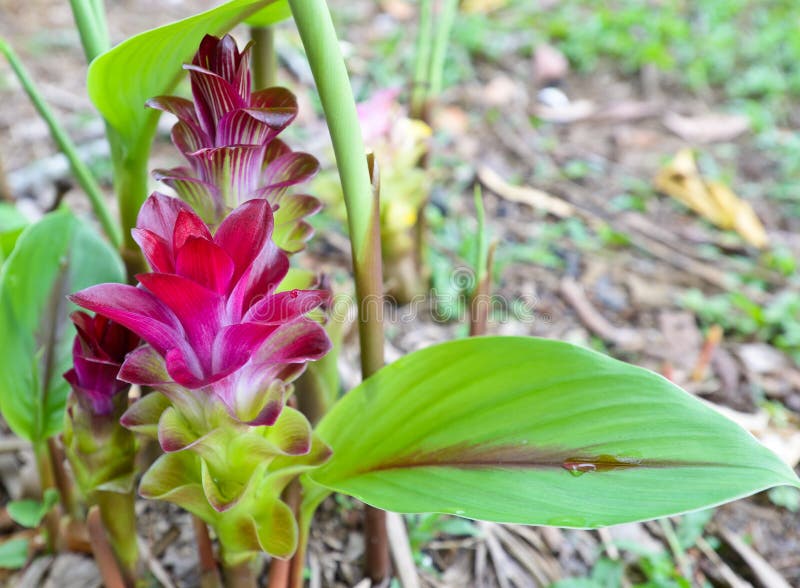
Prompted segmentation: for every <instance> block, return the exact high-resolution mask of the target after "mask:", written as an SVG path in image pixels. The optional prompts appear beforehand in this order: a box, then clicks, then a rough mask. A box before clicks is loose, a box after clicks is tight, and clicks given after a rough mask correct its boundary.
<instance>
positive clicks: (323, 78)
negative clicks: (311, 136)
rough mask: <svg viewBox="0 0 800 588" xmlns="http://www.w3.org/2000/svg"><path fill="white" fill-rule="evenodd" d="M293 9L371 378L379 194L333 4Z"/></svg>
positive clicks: (377, 358) (383, 547)
mask: <svg viewBox="0 0 800 588" xmlns="http://www.w3.org/2000/svg"><path fill="white" fill-rule="evenodd" d="M289 6H290V7H291V9H292V15H293V16H294V20H295V23H296V24H297V29H298V31H299V32H300V38H301V39H302V41H303V46H304V47H305V50H306V55H307V57H308V61H309V64H310V66H311V71H312V73H313V75H314V81H315V82H316V84H317V90H318V91H319V96H320V101H321V103H322V108H323V110H324V111H325V118H326V121H327V123H328V130H329V132H330V135H331V141H332V143H333V150H334V154H335V156H336V165H337V167H338V169H339V178H340V180H341V182H342V192H343V193H344V200H345V206H346V208H347V222H348V226H349V232H350V243H351V247H352V257H353V273H354V277H355V284H356V299H357V302H358V316H359V344H360V348H361V374H362V377H363V378H365V379H366V378H368V377H369V376H370V375H372V374H373V373H375V372H376V371H378V370H379V369H380V368H381V367H382V366H383V362H384V358H383V318H382V315H383V283H382V269H381V242H380V217H379V214H380V210H379V202H378V195H377V194H376V193H375V191H374V190H373V185H372V181H371V179H370V174H369V168H368V166H367V165H366V157H365V149H364V140H363V138H362V136H361V129H360V126H359V122H358V115H357V114H356V104H355V100H354V99H353V90H352V88H351V86H350V80H349V78H348V76H347V67H346V66H345V63H344V59H343V57H342V52H341V49H340V47H339V40H338V38H337V37H336V31H335V29H334V26H333V21H332V19H331V13H330V11H329V9H328V6H327V4H326V3H325V0H289ZM367 508H368V510H369V508H370V507H367ZM381 515H383V513H378V512H375V513H373V514H369V515H368V517H367V521H368V525H367V529H366V534H367V545H368V550H367V562H366V565H367V573H368V575H369V576H370V578H372V579H373V580H374V581H381V580H383V579H384V578H385V577H386V576H387V575H388V573H389V546H388V540H387V537H386V532H385V521H384V524H383V525H381V524H380V519H381Z"/></svg>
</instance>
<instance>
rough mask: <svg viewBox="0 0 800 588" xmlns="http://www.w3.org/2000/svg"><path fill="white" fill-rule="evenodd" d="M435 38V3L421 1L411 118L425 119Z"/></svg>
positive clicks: (429, 0) (428, 0)
mask: <svg viewBox="0 0 800 588" xmlns="http://www.w3.org/2000/svg"><path fill="white" fill-rule="evenodd" d="M432 36H433V3H432V2H431V0H421V1H420V7H419V28H418V30H417V47H416V49H417V51H416V54H415V55H414V79H413V84H412V89H411V118H415V119H418V120H424V119H425V103H426V102H427V100H428V90H429V87H430V79H429V77H428V75H429V73H430V69H429V66H430V60H431V40H432Z"/></svg>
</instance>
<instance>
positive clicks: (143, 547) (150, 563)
mask: <svg viewBox="0 0 800 588" xmlns="http://www.w3.org/2000/svg"><path fill="white" fill-rule="evenodd" d="M136 540H137V541H138V543H139V553H141V556H142V559H143V560H144V562H145V563H146V564H147V567H148V569H149V570H150V573H152V574H153V577H154V578H155V579H156V580H158V582H159V583H160V584H161V586H162V587H163V588H175V584H174V583H173V582H172V578H170V577H169V574H168V573H167V570H165V569H164V566H162V565H161V562H160V561H158V559H157V558H155V557H153V553H152V552H151V551H150V548H149V547H148V546H147V543H146V542H145V541H144V540H142V538H141V537H137V538H136ZM204 580H205V576H204V575H203V576H201V579H200V586H201V588H218V587H219V586H220V584H219V579H217V583H216V584H205V583H203V582H204Z"/></svg>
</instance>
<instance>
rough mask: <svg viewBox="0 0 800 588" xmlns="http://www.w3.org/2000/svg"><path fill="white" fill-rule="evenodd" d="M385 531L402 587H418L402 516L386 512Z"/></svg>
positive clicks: (418, 583)
mask: <svg viewBox="0 0 800 588" xmlns="http://www.w3.org/2000/svg"><path fill="white" fill-rule="evenodd" d="M386 531H387V534H388V537H389V549H390V550H391V553H392V559H393V560H394V568H395V571H396V572H397V577H398V578H400V584H402V586H403V588H420V586H421V584H420V582H419V576H418V575H417V568H416V566H415V565H414V556H413V555H412V553H411V548H410V546H409V543H408V533H407V532H406V523H405V521H404V520H403V517H402V516H401V515H399V514H397V513H396V512H387V513H386Z"/></svg>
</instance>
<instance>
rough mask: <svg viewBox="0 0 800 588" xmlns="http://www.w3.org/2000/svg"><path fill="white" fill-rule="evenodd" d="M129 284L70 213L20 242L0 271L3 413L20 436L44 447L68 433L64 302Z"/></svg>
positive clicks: (69, 334) (68, 327) (105, 248)
mask: <svg viewBox="0 0 800 588" xmlns="http://www.w3.org/2000/svg"><path fill="white" fill-rule="evenodd" d="M34 268H35V271H34ZM124 277H125V273H124V270H123V267H122V262H121V261H120V259H119V256H118V255H117V254H116V253H115V252H114V250H113V249H112V248H111V247H110V246H109V245H108V244H107V243H106V242H104V241H103V240H102V239H101V238H100V237H99V236H98V235H97V234H96V233H95V232H94V230H92V229H91V228H89V227H88V226H87V225H85V224H84V223H82V222H81V221H79V220H78V219H77V218H76V217H75V216H73V215H72V214H71V213H70V212H68V211H66V210H60V211H58V212H53V213H50V214H48V215H47V216H45V217H44V218H43V219H42V220H41V221H39V222H38V223H36V224H34V225H31V226H30V227H28V228H27V229H26V230H25V231H24V232H23V233H22V235H21V236H20V238H19V240H18V241H17V243H16V246H15V248H14V250H13V252H12V253H11V256H10V257H9V258H8V260H7V261H6V263H5V264H4V265H3V269H2V272H0V341H2V342H3V353H2V354H0V411H1V412H2V413H3V416H4V417H5V419H6V420H7V421H8V424H9V426H10V427H11V428H12V430H13V431H14V432H15V433H16V434H17V435H19V436H20V437H23V438H25V439H28V440H29V441H32V442H33V443H34V444H39V443H41V442H43V441H44V440H46V439H47V438H48V437H51V436H52V435H55V434H57V433H59V432H60V431H61V428H62V426H63V411H64V402H65V400H66V397H67V393H68V391H69V385H68V384H67V382H66V381H65V380H64V379H63V378H62V377H61V374H62V373H64V372H65V371H66V370H67V369H68V368H69V367H70V365H71V364H72V355H71V349H72V338H73V336H74V334H75V331H74V329H73V327H72V324H71V323H70V321H69V319H68V318H67V317H68V315H69V312H70V310H72V309H74V308H75V307H74V306H73V305H72V304H70V303H69V302H67V300H66V295H67V294H68V293H70V292H73V291H74V290H76V289H78V288H85V287H87V286H90V285H92V284H96V283H98V282H105V281H111V282H119V281H122V280H124Z"/></svg>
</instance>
